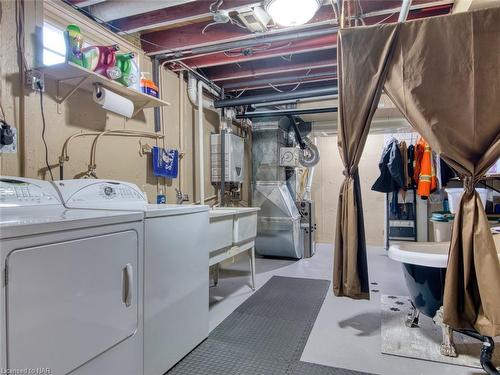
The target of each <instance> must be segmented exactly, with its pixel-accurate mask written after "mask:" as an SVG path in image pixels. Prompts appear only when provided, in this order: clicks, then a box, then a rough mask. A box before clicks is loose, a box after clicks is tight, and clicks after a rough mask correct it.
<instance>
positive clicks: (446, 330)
mask: <svg viewBox="0 0 500 375" xmlns="http://www.w3.org/2000/svg"><path fill="white" fill-rule="evenodd" d="M433 320H434V323H436V324H437V325H438V326H440V327H441V330H442V332H443V341H442V342H441V349H440V352H441V355H444V356H446V357H458V354H457V349H456V347H455V343H454V342H453V330H452V329H451V327H450V326H449V325H447V324H444V322H443V306H441V307H440V308H439V310H438V311H437V312H436V315H435V316H434V318H433Z"/></svg>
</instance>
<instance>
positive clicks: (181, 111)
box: [179, 72, 184, 193]
mask: <svg viewBox="0 0 500 375" xmlns="http://www.w3.org/2000/svg"><path fill="white" fill-rule="evenodd" d="M179 152H184V72H180V73H179ZM183 176H184V157H183V156H182V157H180V159H179V191H181V192H182V193H184V192H183V190H182V189H183V187H184V184H183V183H182V179H183Z"/></svg>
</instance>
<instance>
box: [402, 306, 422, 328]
mask: <svg viewBox="0 0 500 375" xmlns="http://www.w3.org/2000/svg"><path fill="white" fill-rule="evenodd" d="M419 317H420V311H419V310H418V309H417V308H416V307H415V305H414V304H413V302H412V303H411V308H410V311H409V312H408V315H407V316H406V321H405V325H406V326H407V327H408V328H418V319H419Z"/></svg>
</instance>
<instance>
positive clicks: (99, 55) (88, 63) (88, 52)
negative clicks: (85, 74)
mask: <svg viewBox="0 0 500 375" xmlns="http://www.w3.org/2000/svg"><path fill="white" fill-rule="evenodd" d="M119 49H120V47H119V46H118V45H117V44H115V45H112V46H91V47H87V48H84V49H83V50H82V54H83V66H84V67H85V68H87V69H89V70H92V71H94V72H96V73H99V74H102V75H103V76H106V77H108V78H110V79H118V78H120V76H121V74H122V73H121V70H120V68H118V67H117V66H116V52H117V51H119Z"/></svg>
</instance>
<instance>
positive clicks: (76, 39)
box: [64, 25, 83, 66]
mask: <svg viewBox="0 0 500 375" xmlns="http://www.w3.org/2000/svg"><path fill="white" fill-rule="evenodd" d="M64 40H65V42H66V61H71V62H72V63H75V64H78V65H80V66H82V65H83V62H82V47H83V37H82V33H81V32H80V28H79V27H78V26H76V25H68V26H67V27H66V31H65V32H64Z"/></svg>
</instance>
